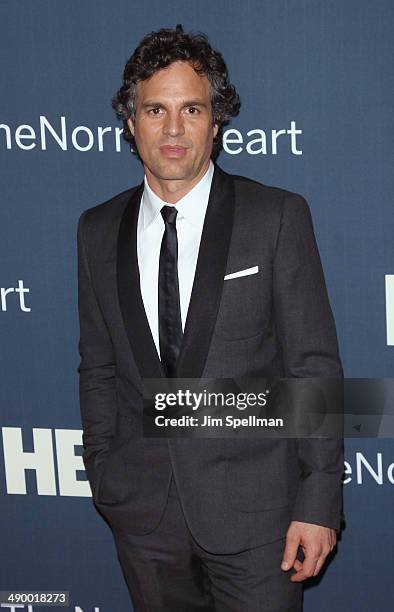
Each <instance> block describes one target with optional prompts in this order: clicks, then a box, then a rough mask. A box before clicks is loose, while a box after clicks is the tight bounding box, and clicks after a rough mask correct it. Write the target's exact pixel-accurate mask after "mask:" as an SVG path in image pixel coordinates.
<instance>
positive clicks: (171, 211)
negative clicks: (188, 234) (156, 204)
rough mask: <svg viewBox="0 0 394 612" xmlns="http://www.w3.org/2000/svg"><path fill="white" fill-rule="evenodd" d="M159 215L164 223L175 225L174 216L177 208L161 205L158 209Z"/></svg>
mask: <svg viewBox="0 0 394 612" xmlns="http://www.w3.org/2000/svg"><path fill="white" fill-rule="evenodd" d="M160 212H161V216H162V217H163V219H164V222H165V223H170V224H171V225H175V223H176V216H177V214H178V210H177V208H175V206H163V208H162V209H161V210H160Z"/></svg>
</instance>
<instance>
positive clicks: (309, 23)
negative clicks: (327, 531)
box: [0, 0, 394, 612]
mask: <svg viewBox="0 0 394 612" xmlns="http://www.w3.org/2000/svg"><path fill="white" fill-rule="evenodd" d="M0 22H1V24H2V27H1V30H2V35H1V39H2V46H3V52H2V53H1V56H0V57H1V59H0V62H1V63H0V66H1V70H0V80H1V85H2V89H1V106H0V124H1V125H0V156H1V172H2V181H1V192H2V202H1V224H0V298H1V302H0V325H1V351H0V358H1V370H0V371H1V386H0V401H1V404H0V405H1V421H0V425H1V426H2V436H1V437H0V504H1V507H0V517H1V534H0V541H1V555H0V590H1V589H3V590H5V589H7V590H10V589H23V590H29V589H35V590H53V589H56V590H62V589H66V590H69V591H70V596H71V603H72V605H71V606H70V609H72V610H73V611H74V610H75V612H80V611H83V612H91V611H94V612H98V611H100V612H125V611H126V610H129V609H130V603H129V597H128V594H127V590H126V586H125V583H124V580H123V577H122V575H121V569H120V566H119V564H118V561H117V559H116V553H115V547H114V544H113V540H112V535H111V532H110V530H109V528H108V527H107V525H106V524H105V523H104V522H103V521H102V519H101V518H100V517H99V515H98V514H97V513H96V512H95V511H94V508H93V506H92V501H91V498H90V490H89V487H88V484H87V482H86V480H85V474H84V471H83V465H82V461H81V457H80V455H81V450H82V449H81V446H80V444H81V431H80V430H81V423H80V415H79V404H78V376H77V366H78V362H79V356H78V352H77V341H78V316H77V286H76V278H77V272H76V224H77V219H78V217H79V215H80V213H81V211H82V210H84V209H86V208H88V207H90V206H93V205H95V204H98V203H100V202H102V201H104V200H106V199H108V198H109V197H110V196H112V195H114V194H116V193H118V192H120V191H122V190H124V189H127V188H129V187H131V186H132V185H134V184H136V183H137V182H140V180H141V179H142V168H141V166H140V164H139V163H138V161H137V160H136V159H135V158H134V157H133V156H132V155H131V154H130V151H129V149H128V147H127V144H126V143H125V142H124V141H123V140H122V138H121V137H120V134H119V128H120V127H121V126H120V124H119V123H118V122H117V120H116V117H115V115H114V113H113V111H112V108H111V104H110V100H111V97H112V95H113V94H114V92H115V91H116V89H117V88H118V86H119V85H120V81H121V74H122V71H123V67H124V63H125V61H126V59H127V58H128V56H129V55H130V53H131V51H132V50H133V49H134V48H135V46H136V45H137V44H138V42H139V40H140V39H141V38H142V36H143V35H144V34H146V33H147V32H149V31H152V30H155V29H158V28H160V27H173V26H175V25H176V24H177V23H182V24H183V26H184V28H185V29H186V30H200V31H203V32H206V33H207V34H208V36H209V37H210V40H211V42H212V43H213V44H214V45H215V46H217V47H218V48H219V49H220V50H221V51H222V53H223V54H224V57H225V59H226V61H227V63H228V66H229V70H230V75H231V79H232V81H233V83H234V84H235V85H236V87H237V89H238V91H239V93H240V95H241V99H242V109H241V114H240V116H239V117H238V118H237V119H236V120H234V121H233V122H232V124H231V125H230V126H228V128H227V130H228V131H227V132H226V134H225V149H224V151H223V152H222V153H221V156H220V158H219V164H220V165H221V166H222V167H223V168H224V169H225V170H227V171H229V172H234V173H236V174H244V175H246V176H249V177H251V178H254V179H257V180H259V181H261V182H263V183H266V184H271V185H277V186H279V187H282V188H285V189H289V190H292V191H296V192H298V193H301V194H302V195H304V196H305V197H306V199H307V200H308V202H309V204H310V207H311V211H312V216H313V220H314V226H315V231H316V236H317V240H318V244H319V248H320V253H321V258H322V261H323V266H324V270H325V274H326V280H327V285H328V290H329V295H330V299H331V304H332V307H333V311H334V315H335V319H336V322H337V328H338V335H339V342H340V351H341V356H342V360H343V363H344V367H345V374H346V376H348V377H392V376H393V352H394V260H393V255H394V241H393V236H394V211H393V205H392V194H393V192H394V184H393V183H394V173H393V170H392V168H393V154H392V138H393V116H394V115H393V91H394V71H393V69H392V65H391V64H392V58H393V52H394V38H393V35H392V32H393V27H394V4H393V2H392V0H380V1H379V2H370V1H368V0H347V1H346V2H345V1H343V0H293V1H290V0H288V1H287V0H265V1H261V0H260V1H259V0H243V2H236V1H234V0H216V1H215V2H199V3H197V2H191V1H190V0H182V1H179V0H169V1H168V2H165V3H163V2H162V1H160V2H159V1H158V0H151V1H150V2H149V3H145V2H135V1H127V0H112V1H111V2H104V1H103V0H95V1H93V0H85V1H84V2H72V3H70V2H65V1H64V0H63V1H60V0H51V1H49V0H48V1H45V0H38V1H36V2H29V1H26V0H20V1H19V2H12V0H3V2H2V3H1V7H0ZM106 128H108V129H106ZM116 128H118V129H116ZM393 451H394V442H393V440H390V439H378V440H372V439H362V438H360V439H348V440H347V441H346V465H345V467H346V481H345V482H346V484H345V485H344V497H345V512H346V518H347V526H346V529H345V531H344V532H343V534H342V539H341V541H340V542H339V546H338V553H337V555H336V556H335V558H334V559H333V561H332V563H331V564H330V565H329V567H328V568H327V570H326V571H325V573H324V575H323V577H322V580H321V581H320V584H318V588H316V585H312V586H310V587H309V588H308V589H307V591H306V594H305V610H306V611H307V612H314V611H317V610H319V612H326V611H327V612H332V611H333V610H335V611H338V612H341V611H345V610H346V611H347V610H354V611H357V612H363V611H365V612H371V611H372V610H373V611H374V612H386V611H388V610H391V609H392V604H393V595H394V593H393V580H392V576H393V562H394V552H393V551H394V538H393V510H394V504H393V484H394V474H393V467H394V466H393V462H394V452H393ZM317 582H319V581H317ZM390 602H391V603H390ZM26 609H27V608H26ZM59 609H60V608H59Z"/></svg>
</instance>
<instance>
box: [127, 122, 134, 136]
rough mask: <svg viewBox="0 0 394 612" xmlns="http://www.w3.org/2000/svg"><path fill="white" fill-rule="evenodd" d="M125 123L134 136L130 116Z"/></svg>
mask: <svg viewBox="0 0 394 612" xmlns="http://www.w3.org/2000/svg"><path fill="white" fill-rule="evenodd" d="M127 125H128V126H129V130H130V132H131V133H132V135H133V136H134V123H133V122H132V120H131V119H130V118H129V119H127Z"/></svg>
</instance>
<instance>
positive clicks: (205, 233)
mask: <svg viewBox="0 0 394 612" xmlns="http://www.w3.org/2000/svg"><path fill="white" fill-rule="evenodd" d="M142 192H143V183H142V184H141V185H139V186H138V187H137V188H136V190H135V191H134V192H133V194H132V195H131V197H130V200H129V202H128V204H127V206H126V208H125V211H124V213H123V216H122V219H121V223H120V227H119V235H118V245H117V284H118V297H119V304H120V309H121V312H122V317H123V321H124V325H125V328H126V332H127V335H128V338H129V342H130V346H131V349H132V352H133V354H134V357H135V360H136V364H137V367H138V369H139V371H140V374H141V378H161V377H165V373H164V370H163V368H162V365H161V362H160V359H159V356H158V354H157V351H156V346H155V343H154V340H153V337H152V333H151V330H150V327H149V323H148V319H147V316H146V312H145V308H144V304H143V300H142V295H141V288H140V277H139V269H138V259H137V222H138V212H139V208H140V202H141V196H142ZM233 216H234V191H233V184H232V179H231V177H230V176H229V175H228V174H226V173H225V172H223V171H222V170H221V169H220V168H219V167H218V166H216V165H215V171H214V175H213V178H212V186H211V191H210V196H209V201H208V207H207V211H206V215H205V220H204V225H203V230H202V235H201V242H200V249H199V254H198V259H197V266H196V273H195V277H194V282H193V289H192V293H191V297H190V304H189V309H188V314H187V318H186V324H185V330H184V335H183V342H182V347H181V352H180V355H179V359H178V365H177V376H178V377H179V378H200V377H201V375H202V373H203V370H204V365H205V361H206V358H207V355H208V350H209V346H210V342H211V337H212V333H213V329H214V326H215V321H216V317H217V313H218V309H219V304H220V298H221V294H222V289H223V282H224V281H223V279H224V275H225V271H226V263H227V255H228V250H229V246H230V239H231V232H232V226H233Z"/></svg>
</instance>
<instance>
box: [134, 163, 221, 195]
mask: <svg viewBox="0 0 394 612" xmlns="http://www.w3.org/2000/svg"><path fill="white" fill-rule="evenodd" d="M209 163H210V160H208V162H207V163H206V164H205V165H204V166H203V168H202V169H201V171H200V172H199V173H198V175H197V176H196V177H195V178H194V179H192V180H182V179H180V180H163V179H159V178H157V177H156V176H154V175H153V174H152V173H151V172H150V171H149V169H148V168H147V167H146V166H144V170H145V176H146V179H147V181H148V185H149V187H150V188H151V189H152V191H153V192H154V193H155V194H156V195H157V196H158V197H159V198H160V199H161V200H163V201H164V202H168V203H169V204H176V203H177V202H178V201H179V200H181V199H182V198H183V197H184V196H185V195H186V194H187V193H189V191H191V190H192V189H193V187H195V185H197V183H199V181H200V180H201V179H202V178H203V177H204V176H205V174H206V173H207V171H208V168H209Z"/></svg>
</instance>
